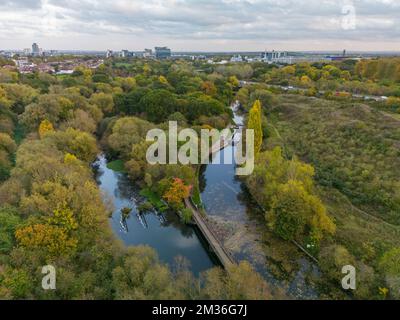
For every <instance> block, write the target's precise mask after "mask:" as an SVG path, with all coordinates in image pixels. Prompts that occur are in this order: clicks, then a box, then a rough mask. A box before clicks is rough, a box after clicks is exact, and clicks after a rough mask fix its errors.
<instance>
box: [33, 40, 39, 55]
mask: <svg viewBox="0 0 400 320" xmlns="http://www.w3.org/2000/svg"><path fill="white" fill-rule="evenodd" d="M32 56H34V57H37V56H40V48H39V46H38V44H37V43H34V44H32Z"/></svg>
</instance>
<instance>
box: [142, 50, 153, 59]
mask: <svg viewBox="0 0 400 320" xmlns="http://www.w3.org/2000/svg"><path fill="white" fill-rule="evenodd" d="M152 56H153V50H151V49H144V52H143V58H150V57H152Z"/></svg>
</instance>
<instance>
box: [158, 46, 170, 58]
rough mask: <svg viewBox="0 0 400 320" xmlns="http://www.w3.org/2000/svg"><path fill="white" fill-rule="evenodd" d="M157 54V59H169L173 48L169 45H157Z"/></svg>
mask: <svg viewBox="0 0 400 320" xmlns="http://www.w3.org/2000/svg"><path fill="white" fill-rule="evenodd" d="M155 55H156V58H157V59H167V58H170V57H171V49H169V48H167V47H155Z"/></svg>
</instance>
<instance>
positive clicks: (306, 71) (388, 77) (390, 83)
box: [254, 58, 400, 111]
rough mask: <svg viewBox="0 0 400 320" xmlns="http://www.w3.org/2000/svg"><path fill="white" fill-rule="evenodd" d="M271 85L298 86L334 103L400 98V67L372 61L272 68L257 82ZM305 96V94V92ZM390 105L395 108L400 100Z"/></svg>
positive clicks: (393, 62)
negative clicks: (320, 93) (361, 98)
mask: <svg viewBox="0 0 400 320" xmlns="http://www.w3.org/2000/svg"><path fill="white" fill-rule="evenodd" d="M254 79H255V80H257V81H261V82H266V83H269V84H276V85H283V86H289V85H291V86H295V87H300V88H305V89H308V91H306V92H305V94H306V95H308V96H315V95H316V94H317V92H318V91H324V96H325V97H326V98H330V99H340V98H341V99H345V100H346V99H348V98H349V97H350V95H349V93H352V94H364V95H375V96H388V97H393V98H396V97H397V98H398V97H400V64H399V59H398V58H379V59H371V60H360V61H355V60H344V61H340V62H332V63H326V62H319V63H308V62H301V63H297V64H295V65H288V66H285V67H282V68H277V67H275V68H272V69H271V70H268V71H267V72H265V73H264V74H258V76H257V77H255V78H254ZM301 93H304V92H301ZM393 98H392V101H388V104H387V106H385V105H383V107H388V108H392V109H394V111H398V110H399V108H398V107H397V106H396V107H395V108H394V106H393V104H394V102H396V103H397V105H399V103H398V100H397V99H393ZM399 107H400V106H399Z"/></svg>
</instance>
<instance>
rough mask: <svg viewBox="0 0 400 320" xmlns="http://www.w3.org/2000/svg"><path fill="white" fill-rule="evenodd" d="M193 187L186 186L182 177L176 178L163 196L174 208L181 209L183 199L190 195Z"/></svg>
mask: <svg viewBox="0 0 400 320" xmlns="http://www.w3.org/2000/svg"><path fill="white" fill-rule="evenodd" d="M191 189H192V187H191V186H186V185H185V183H184V182H183V180H182V179H180V178H174V179H173V180H172V182H171V184H170V186H169V188H168V190H167V191H166V192H165V193H164V195H163V198H164V199H165V200H166V201H167V202H168V203H169V204H170V205H171V206H172V207H173V208H174V209H181V208H182V207H183V200H184V199H186V198H188V197H189V196H190V191H191Z"/></svg>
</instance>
